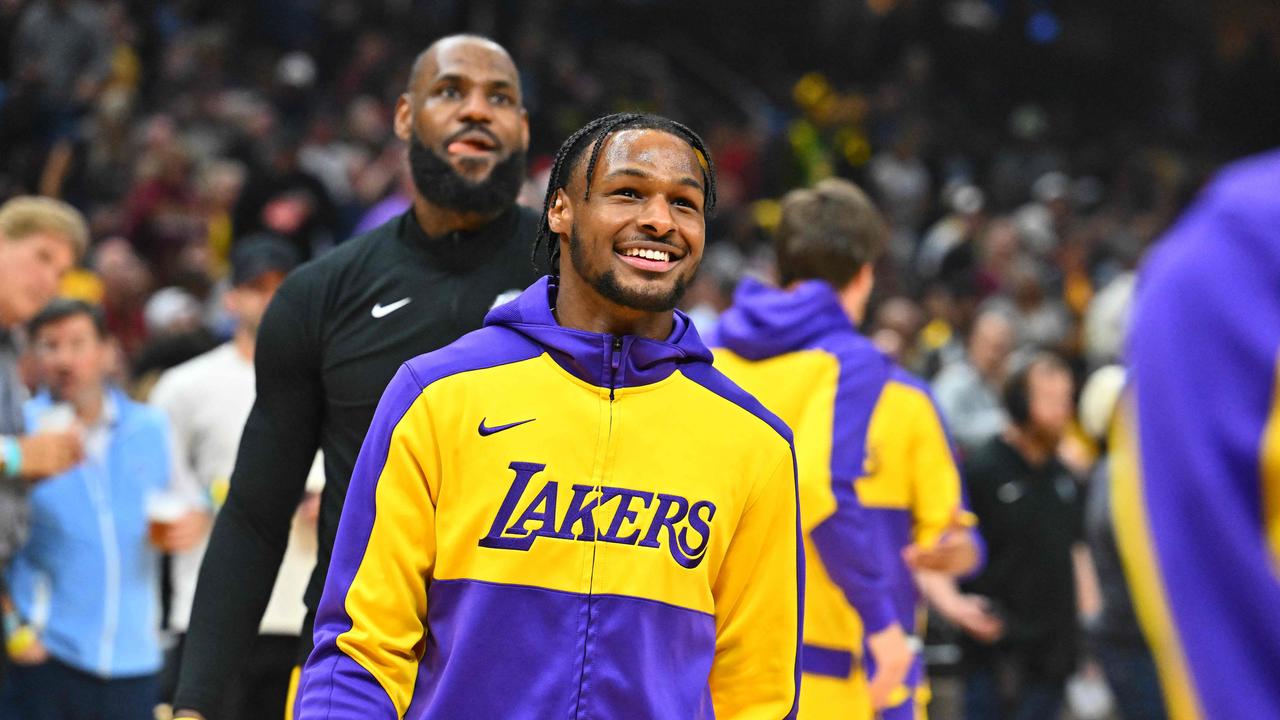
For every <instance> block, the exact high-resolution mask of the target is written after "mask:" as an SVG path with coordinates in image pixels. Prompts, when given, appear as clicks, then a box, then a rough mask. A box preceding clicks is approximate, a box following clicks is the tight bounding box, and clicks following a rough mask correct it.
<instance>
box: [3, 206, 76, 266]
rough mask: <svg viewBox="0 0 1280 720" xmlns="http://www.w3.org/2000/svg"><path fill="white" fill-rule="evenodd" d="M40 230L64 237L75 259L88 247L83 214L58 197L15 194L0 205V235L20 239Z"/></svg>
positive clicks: (9, 238) (10, 238) (11, 239)
mask: <svg viewBox="0 0 1280 720" xmlns="http://www.w3.org/2000/svg"><path fill="white" fill-rule="evenodd" d="M42 232H43V233H49V234H51V235H57V236H58V237H60V238H63V239H65V240H66V241H67V243H68V244H70V245H71V247H72V249H73V250H74V251H75V255H76V259H79V258H81V257H83V256H84V254H85V252H86V251H88V249H89V226H88V224H87V223H85V221H84V216H83V215H81V214H80V211H79V210H76V209H75V208H74V207H72V206H70V205H68V204H67V203H65V202H63V201H61V200H55V199H53V198H48V197H40V196H36V195H19V196H18V197H15V198H12V199H10V200H8V201H7V202H5V203H4V204H3V205H0V238H4V239H6V240H9V241H14V240H22V239H24V238H27V237H30V236H31V235H35V234H36V233H42Z"/></svg>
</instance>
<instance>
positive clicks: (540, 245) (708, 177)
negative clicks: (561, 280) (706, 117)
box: [533, 112, 716, 275]
mask: <svg viewBox="0 0 1280 720" xmlns="http://www.w3.org/2000/svg"><path fill="white" fill-rule="evenodd" d="M620 130H661V131H663V132H666V133H670V134H672V135H675V136H676V137H678V138H680V139H682V140H684V141H685V142H687V143H689V147H691V148H693V151H694V153H695V154H696V155H697V156H698V163H699V165H701V166H702V186H703V187H704V188H706V192H705V193H704V196H705V198H706V201H705V203H704V207H705V208H706V210H705V212H706V213H708V214H710V213H711V211H712V210H714V209H715V206H716V170H715V166H714V165H712V164H711V153H709V152H707V147H706V144H705V143H703V141H702V138H701V137H698V133H696V132H694V131H693V130H690V129H689V128H688V127H686V126H685V125H683V124H681V123H678V122H676V121H675V120H671V119H668V118H665V117H662V116H661V115H651V114H649V113H633V112H626V113H614V114H613V115H605V116H604V117H599V118H596V119H595V120H592V121H591V122H589V123H587V124H586V125H584V126H582V128H581V129H580V130H578V131H577V132H575V133H574V134H572V135H570V136H569V139H568V140H565V141H564V144H563V145H561V146H560V150H559V151H557V152H556V159H555V162H554V163H553V164H552V165H551V178H550V180H549V181H548V182H547V198H546V201H545V202H544V203H543V205H542V225H541V226H539V228H538V236H537V238H536V239H534V241H533V263H534V265H535V266H536V265H537V264H538V252H539V250H541V251H542V252H543V253H544V254H545V255H544V257H545V259H546V261H547V263H548V264H549V266H550V271H551V274H552V275H558V274H559V267H560V242H559V238H558V236H557V234H556V233H554V232H552V231H551V225H550V224H549V223H548V221H547V214H548V213H549V212H551V203H552V202H554V201H555V197H556V191H557V190H560V189H562V188H567V187H568V185H569V178H570V176H571V174H572V173H573V168H574V166H576V165H577V164H578V160H579V159H580V158H581V157H582V153H583V151H584V150H586V148H587V146H588V145H589V146H590V147H591V154H590V156H589V157H588V159H587V166H586V172H585V181H584V183H583V184H584V185H585V187H586V190H585V191H584V192H583V193H582V199H583V200H586V199H588V198H590V197H591V177H592V176H593V175H594V174H595V170H596V161H597V160H599V158H600V148H601V147H602V146H603V145H604V141H605V139H606V138H608V137H609V136H610V135H612V134H613V133H615V132H618V131H620Z"/></svg>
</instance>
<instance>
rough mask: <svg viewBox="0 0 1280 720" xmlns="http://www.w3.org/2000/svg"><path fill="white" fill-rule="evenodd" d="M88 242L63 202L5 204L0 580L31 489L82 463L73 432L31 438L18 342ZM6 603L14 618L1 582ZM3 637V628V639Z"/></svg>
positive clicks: (0, 635) (0, 291) (1, 231)
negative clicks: (24, 408)
mask: <svg viewBox="0 0 1280 720" xmlns="http://www.w3.org/2000/svg"><path fill="white" fill-rule="evenodd" d="M88 241H89V231H88V228H86V227H85V224H84V219H83V218H82V217H80V214H79V213H78V212H76V211H75V210H74V209H72V208H71V207H69V206H67V205H65V204H63V203H60V202H57V201H55V200H49V199H47V198H34V197H19V198H14V199H13V200H10V201H9V202H6V203H4V204H3V205H0V573H3V571H4V569H5V567H7V566H8V564H9V559H10V558H11V557H12V556H13V553H14V552H15V551H16V550H17V548H18V546H19V545H20V544H21V543H22V541H23V533H24V532H25V530H26V526H27V507H26V494H27V485H28V483H29V482H32V481H36V480H41V479H43V478H45V477H47V476H49V475H56V474H58V473H61V472H62V471H64V470H66V469H67V468H69V467H71V466H72V465H74V464H76V463H77V462H79V461H80V457H81V453H82V452H83V448H82V446H81V443H80V439H79V438H78V437H77V436H76V435H74V434H72V433H68V432H65V431H58V432H54V431H46V432H36V433H31V434H25V433H24V431H23V428H24V423H23V417H22V404H23V402H24V400H25V398H26V392H27V389H26V387H25V385H24V384H23V382H22V380H21V379H20V378H19V375H18V357H19V353H20V347H19V342H18V337H17V336H18V335H20V332H19V331H20V330H21V329H22V325H23V324H25V323H26V322H27V321H29V320H31V318H32V317H34V316H35V314H36V313H37V312H39V311H40V309H41V308H43V307H44V306H45V304H46V303H48V302H49V300H51V299H52V298H53V295H54V293H55V292H56V291H57V289H58V282H59V279H60V278H61V277H62V276H63V275H65V274H66V272H67V270H68V269H69V268H70V267H71V265H72V263H73V262H74V261H75V259H76V257H77V256H79V255H81V254H83V253H84V250H85V246H86V245H87V244H88ZM0 603H3V604H4V605H5V608H4V609H5V612H6V614H7V613H8V611H9V608H8V600H7V599H6V598H5V586H4V583H3V581H2V577H0ZM8 624H9V623H8V622H6V623H4V624H0V628H4V627H5V626H7V625H8ZM4 636H5V633H4V630H3V629H0V640H4V639H5V637H4ZM4 667H5V654H4V653H0V686H2V685H3V682H4V672H3V671H4Z"/></svg>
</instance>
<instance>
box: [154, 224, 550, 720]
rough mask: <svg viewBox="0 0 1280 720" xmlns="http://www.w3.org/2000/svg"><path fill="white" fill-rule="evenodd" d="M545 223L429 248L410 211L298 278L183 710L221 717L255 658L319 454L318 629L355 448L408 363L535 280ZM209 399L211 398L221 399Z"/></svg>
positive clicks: (223, 526)
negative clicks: (228, 694)
mask: <svg viewBox="0 0 1280 720" xmlns="http://www.w3.org/2000/svg"><path fill="white" fill-rule="evenodd" d="M537 224H538V216H537V215H536V214H535V213H534V212H533V211H531V210H529V209H527V208H513V209H511V210H509V211H507V212H506V213H505V214H503V215H502V216H500V217H499V218H498V219H497V220H495V221H494V222H493V223H491V224H490V225H488V226H486V227H485V228H483V229H482V230H480V231H478V232H475V233H451V234H449V235H446V236H444V237H439V238H431V237H428V236H427V235H426V234H425V233H424V232H423V231H422V229H421V228H420V227H419V225H418V223H417V221H416V219H415V218H414V216H413V213H412V211H410V212H407V213H405V214H404V215H401V216H399V217H397V218H394V219H392V220H391V221H389V222H387V223H385V224H384V225H381V226H380V227H377V228H375V229H373V230H371V231H370V232H368V233H366V234H364V235H361V236H359V237H356V238H353V239H351V240H349V241H348V242H346V243H343V244H342V245H340V246H339V247H338V248H337V249H335V250H333V251H332V252H330V253H329V254H327V255H324V256H322V257H320V258H318V259H316V260H314V261H312V262H310V263H307V264H306V265H303V266H302V267H300V268H298V269H297V270H296V271H294V272H293V273H292V274H290V275H289V277H288V278H287V279H286V280H285V282H284V284H283V285H281V286H280V290H279V291H278V292H277V293H276V296H275V298H274V299H273V300H272V302H271V305H270V307H268V309H267V312H266V315H265V316H264V317H263V320H262V326H261V329H260V330H259V332H258V345H257V351H256V358H255V362H254V365H255V369H256V372H257V399H256V401H255V403H254V406H253V412H252V413H251V414H250V416H249V420H248V422H247V423H246V424H245V430H244V436H243V440H242V441H241V444H240V451H239V454H238V456H237V458H236V467H235V471H234V473H233V474H232V476H231V491H230V494H229V495H228V497H227V501H226V505H225V506H224V507H223V508H222V510H221V512H220V513H219V514H218V520H217V523H216V525H215V527H214V531H213V536H212V538H211V540H210V543H209V548H208V551H207V552H206V555H205V560H204V564H203V566H202V567H201V570H200V580H199V584H198V586H197V589H196V598H195V605H194V607H193V610H192V617H191V624H190V628H189V629H188V631H187V637H186V640H185V647H184V650H183V661H182V670H181V677H180V681H179V686H178V692H177V696H176V698H175V703H174V705H175V707H179V708H192V709H195V710H200V711H201V712H203V713H204V714H205V715H206V716H209V715H212V714H214V713H215V712H216V709H217V706H218V700H217V699H218V698H220V697H221V696H222V694H223V693H224V691H225V689H226V687H227V685H228V682H229V680H230V679H231V677H232V675H233V674H234V673H235V672H236V671H237V670H238V668H239V667H241V665H242V663H243V662H244V660H245V658H246V657H248V656H249V655H250V653H251V652H252V648H253V642H254V639H255V638H256V636H257V632H258V623H259V621H260V620H261V617H262V613H263V611H264V609H265V608H266V605H267V600H268V598H269V597H270V594H271V588H272V585H273V584H274V582H275V578H276V574H277V571H278V570H279V567H280V561H281V557H282V555H283V553H284V550H285V545H286V543H287V540H288V535H289V528H290V523H291V522H292V519H293V516H294V513H295V511H296V510H297V507H298V503H299V501H300V500H301V499H302V495H303V490H304V487H305V483H306V477H307V471H308V469H309V468H310V466H311V463H312V460H313V459H314V456H315V453H316V449H317V448H319V449H321V450H323V451H324V469H325V488H324V494H323V500H322V509H321V513H320V520H319V551H318V557H317V562H316V569H315V572H314V573H313V574H312V578H311V583H310V585H309V587H308V588H307V594H306V604H307V607H308V608H309V611H310V612H309V613H308V622H307V625H306V627H305V628H304V630H303V633H304V635H303V638H302V643H301V644H302V647H301V648H300V657H301V658H305V657H306V655H305V653H306V652H308V651H309V649H310V644H311V637H310V634H311V630H310V626H311V618H312V613H313V612H314V609H315V606H316V602H317V601H318V599H319V594H320V590H321V589H322V588H323V587H324V579H325V572H326V570H327V568H328V565H329V558H330V554H331V552H332V549H333V540H334V535H335V533H336V532H337V528H338V518H339V515H340V514H341V512H342V504H343V499H344V498H345V497H346V494H347V485H348V483H349V482H350V478H351V472H352V468H353V467H354V465H355V461H356V456H357V454H358V453H359V451H360V444H361V442H362V441H363V440H364V436H365V433H366V432H367V431H368V429H369V423H370V422H371V421H372V419H373V413H374V410H375V409H376V407H377V404H378V399H379V398H380V397H381V396H382V392H383V390H384V389H386V387H387V383H388V382H389V381H390V380H391V378H392V376H393V375H395V372H396V369H397V368H398V367H399V366H400V365H401V364H402V363H403V362H405V361H406V360H408V359H409V358H412V357H415V356H417V355H421V354H423V353H427V352H431V351H432V350H436V349H438V348H441V347H444V346H445V345H448V344H449V343H451V342H453V341H454V340H456V339H458V338H459V337H461V336H462V335H463V334H465V333H467V332H470V331H472V330H475V329H477V328H479V327H480V326H481V324H482V322H483V321H484V317H485V313H486V312H488V311H489V309H490V308H491V307H493V305H494V301H495V300H496V299H497V298H499V297H500V296H504V295H507V294H508V293H510V295H508V296H507V297H504V298H503V301H504V302H505V301H506V300H507V299H510V297H513V296H514V295H515V294H516V293H518V292H519V291H520V290H522V289H523V288H525V287H527V286H528V285H529V284H531V283H532V282H533V281H534V280H535V279H537V277H538V272H537V271H536V270H535V268H534V267H533V264H532V262H531V260H530V252H531V249H532V243H533V238H534V236H535V235H536V233H537ZM217 391H218V390H217V388H210V392H217Z"/></svg>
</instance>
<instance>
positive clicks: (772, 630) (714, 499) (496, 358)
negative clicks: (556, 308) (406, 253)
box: [298, 278, 803, 720]
mask: <svg viewBox="0 0 1280 720" xmlns="http://www.w3.org/2000/svg"><path fill="white" fill-rule="evenodd" d="M554 303H555V285H554V282H553V281H552V280H550V279H547V278H544V279H542V280H540V281H538V282H537V283H535V284H534V285H533V286H532V287H530V288H529V289H528V290H526V291H525V292H524V293H523V294H522V295H521V296H520V297H519V298H518V299H516V300H515V301H513V302H511V303H508V304H506V305H503V306H500V307H498V308H496V309H495V310H493V311H492V312H490V314H489V316H488V317H487V318H486V320H485V327H483V328H482V329H481V330H478V331H476V332H473V333H471V334H469V335H466V336H464V337H463V338H462V339H460V340H459V341H457V342H456V343H454V344H452V345H450V346H448V347H446V348H443V349H441V350H439V351H436V352H433V353H429V354H427V355H423V356H420V357H417V358H415V359H413V360H411V361H409V362H408V363H406V364H405V365H404V366H402V367H401V368H400V370H399V372H398V373H397V374H396V376H395V378H394V379H393V380H392V382H391V384H390V385H389V386H388V388H387V390H386V392H385V394H384V395H383V398H382V401H381V403H380V404H379V406H378V410H377V413H376V414H375V417H374V420H373V424H372V426H371V427H370V430H369V434H368V436H367V437H366V438H365V442H364V446H363V448H362V449H361V451H360V456H359V459H358V460H357V462H356V467H355V473H354V475H353V476H352V479H351V489H350V491H349V494H348V496H347V501H346V506H345V508H344V511H343V516H342V520H341V523H340V526H339V530H338V537H337V542H336V545H335V547H334V554H333V561H332V565H331V567H330V571H329V576H328V580H327V582H326V585H325V589H324V595H323V598H322V600H321V603H320V608H319V612H318V616H317V620H316V649H315V650H314V652H313V653H312V655H311V657H310V659H309V660H308V662H307V665H306V668H305V669H304V672H303V676H302V681H301V683H302V685H301V691H300V698H299V703H300V704H299V706H298V707H299V712H300V717H301V718H303V719H304V720H308V719H311V718H361V720H368V719H370V718H391V717H401V716H405V717H409V718H475V719H477V720H479V719H483V718H539V719H543V718H681V719H683V718H711V717H716V718H759V719H760V720H776V719H777V718H783V717H793V716H794V712H795V706H796V698H797V690H798V676H797V672H798V671H797V656H798V649H799V648H798V646H799V633H800V616H801V609H800V603H801V597H802V593H803V580H802V579H801V572H802V568H803V560H802V558H801V549H800V545H799V536H798V533H799V530H798V515H797V501H796V481H795V467H794V454H793V452H792V449H791V441H790V433H789V431H788V430H787V429H786V427H785V426H784V425H783V424H782V423H781V422H780V421H779V420H777V418H775V417H774V416H773V415H771V414H770V413H769V412H768V411H766V410H765V409H764V408H763V407H762V406H761V405H760V404H759V403H757V402H756V401H755V400H754V399H752V398H751V397H750V396H749V395H747V394H746V393H744V392H743V391H742V390H740V389H739V388H737V387H736V386H735V385H733V384H732V383H730V382H729V381H728V380H726V379H725V378H724V377H723V376H722V375H720V374H719V373H718V372H717V371H715V370H713V369H712V367H711V365H710V360H711V354H710V352H709V351H708V350H707V349H706V347H705V346H704V345H703V344H702V342H701V341H700V340H699V338H698V336H697V333H696V331H695V330H694V328H693V326H692V325H691V324H690V323H689V321H688V319H687V318H686V317H685V316H684V315H682V314H680V313H678V312H677V313H676V314H675V329H674V331H673V332H672V334H671V336H670V337H669V338H668V339H667V340H666V341H665V342H659V341H655V340H649V339H644V338H639V337H633V336H608V335H600V334H595V333H588V332H583V331H578V330H571V329H566V328H563V327H560V326H559V325H558V324H557V323H556V321H555V319H554V316H553V314H552V311H551V307H552V306H553V305H554Z"/></svg>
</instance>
